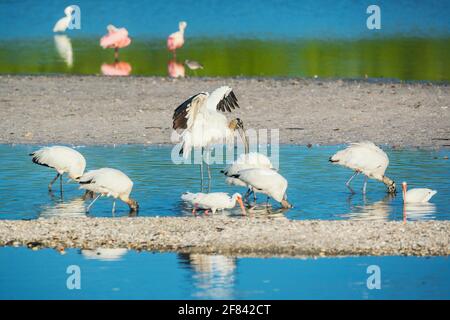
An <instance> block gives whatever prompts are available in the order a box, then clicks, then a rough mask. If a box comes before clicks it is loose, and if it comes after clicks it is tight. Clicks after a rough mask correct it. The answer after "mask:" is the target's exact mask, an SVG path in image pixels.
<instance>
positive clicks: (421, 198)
mask: <svg viewBox="0 0 450 320" xmlns="http://www.w3.org/2000/svg"><path fill="white" fill-rule="evenodd" d="M407 189H408V185H407V183H406V182H403V183H402V191H403V202H404V203H426V202H428V201H429V200H430V199H431V197H433V196H434V195H435V194H436V193H437V191H436V190H431V189H427V188H414V189H411V190H407Z"/></svg>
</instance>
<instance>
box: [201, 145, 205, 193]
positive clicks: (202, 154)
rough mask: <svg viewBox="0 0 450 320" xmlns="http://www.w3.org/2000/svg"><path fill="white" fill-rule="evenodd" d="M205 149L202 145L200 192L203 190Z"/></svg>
mask: <svg viewBox="0 0 450 320" xmlns="http://www.w3.org/2000/svg"><path fill="white" fill-rule="evenodd" d="M204 151H205V149H204V148H203V147H202V156H201V159H200V192H203V152H204Z"/></svg>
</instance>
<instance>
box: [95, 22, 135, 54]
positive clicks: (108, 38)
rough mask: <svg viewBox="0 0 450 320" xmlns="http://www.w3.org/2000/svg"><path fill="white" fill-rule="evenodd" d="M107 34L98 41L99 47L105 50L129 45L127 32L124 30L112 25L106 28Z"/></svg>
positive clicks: (129, 40)
mask: <svg viewBox="0 0 450 320" xmlns="http://www.w3.org/2000/svg"><path fill="white" fill-rule="evenodd" d="M107 29H108V34H107V35H105V36H103V37H102V38H101V39H100V45H101V46H102V47H103V48H104V49H106V48H115V49H116V48H117V49H119V48H124V47H126V46H128V45H129V44H130V43H131V39H130V38H129V37H128V30H127V29H125V28H116V27H114V26H113V25H109V26H108V27H107Z"/></svg>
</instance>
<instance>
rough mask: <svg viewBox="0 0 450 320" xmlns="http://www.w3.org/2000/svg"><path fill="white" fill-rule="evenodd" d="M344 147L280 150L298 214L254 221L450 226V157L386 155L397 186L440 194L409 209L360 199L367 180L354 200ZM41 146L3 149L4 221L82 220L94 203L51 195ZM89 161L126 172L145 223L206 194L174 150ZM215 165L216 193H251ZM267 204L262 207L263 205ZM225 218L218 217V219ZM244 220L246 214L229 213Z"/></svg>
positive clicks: (123, 210)
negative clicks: (188, 196) (336, 160)
mask: <svg viewBox="0 0 450 320" xmlns="http://www.w3.org/2000/svg"><path fill="white" fill-rule="evenodd" d="M342 147H343V146H314V147H312V148H307V147H305V146H294V145H281V146H280V159H279V166H280V169H279V170H280V173H281V174H282V175H283V176H285V177H286V178H287V180H288V181H289V187H288V199H289V201H290V202H291V203H292V204H293V205H294V208H292V209H290V210H287V211H282V210H280V208H279V205H278V204H277V203H276V202H272V203H271V204H272V208H271V209H270V210H266V209H262V210H257V211H254V212H253V213H254V216H255V217H261V218H270V217H273V218H277V217H283V216H285V217H287V218H289V219H326V220H330V219H331V220H340V219H352V220H361V219H367V220H401V219H402V218H403V213H404V210H406V214H407V217H408V219H409V220H430V219H432V220H433V219H434V220H448V219H449V218H450V210H449V206H450V202H449V199H450V185H449V183H448V177H449V176H450V160H448V157H449V156H450V150H449V149H442V150H438V151H431V150H416V149H389V148H387V149H385V150H386V152H387V153H388V155H389V157H390V165H389V167H388V170H387V172H386V174H387V175H388V176H389V177H391V178H392V179H394V180H395V181H396V182H397V185H398V186H399V187H401V186H400V184H401V182H402V181H404V180H405V181H407V182H408V184H409V187H410V188H413V187H428V188H431V189H436V190H437V191H438V193H437V194H436V195H435V196H434V197H433V198H432V200H431V201H430V204H428V205H423V206H407V207H406V208H404V207H403V204H402V197H401V193H399V194H398V195H397V196H396V197H389V196H387V194H386V192H385V186H384V185H383V184H382V183H379V182H377V181H373V180H369V183H368V187H367V195H366V196H363V195H362V194H361V188H362V184H363V178H362V177H357V178H355V179H354V182H353V187H354V189H355V190H356V192H357V193H356V194H354V195H351V194H350V192H349V191H348V189H347V188H346V187H345V182H346V181H347V179H348V178H349V177H350V176H351V174H352V172H351V171H350V170H348V169H346V168H343V167H340V166H336V165H333V164H331V163H330V162H329V161H328V158H329V157H330V156H331V155H332V154H334V153H335V152H336V151H337V150H339V149H340V148H342ZM37 148H39V146H32V145H15V146H11V145H0V168H2V169H1V170H0V181H2V183H1V184H0V195H1V197H2V201H0V219H35V218H39V217H51V216H59V215H60V216H84V215H86V213H85V208H86V205H87V204H88V202H84V201H83V200H82V199H81V198H80V197H81V195H82V194H83V192H82V191H81V190H78V186H77V185H76V184H75V183H67V182H66V180H67V177H65V178H64V182H65V183H64V190H65V191H64V195H63V199H61V196H60V194H59V192H58V190H59V186H58V183H56V184H55V185H54V193H52V194H49V193H48V191H47V184H48V183H49V182H50V180H51V179H52V178H53V177H54V176H55V173H54V171H53V170H51V169H49V168H47V167H42V166H37V165H35V164H33V163H32V162H31V159H30V157H29V156H28V154H29V153H30V152H32V151H33V150H36V149H37ZM76 148H77V150H79V151H80V152H81V153H82V154H83V155H84V156H85V158H86V160H87V169H96V168H100V167H113V168H118V169H120V170H122V171H124V172H125V173H126V174H127V175H128V176H129V177H130V178H131V179H132V180H133V181H134V188H133V192H132V196H133V197H134V198H135V199H137V201H138V202H139V204H140V211H139V215H140V216H184V215H186V216H190V215H191V211H190V208H188V207H186V206H185V204H184V203H183V202H182V201H181V200H180V196H181V194H182V193H183V192H186V191H190V192H198V191H199V189H200V178H199V166H198V165H193V164H192V165H188V164H182V165H176V164H173V163H172V161H171V156H170V155H171V150H172V147H171V146H143V145H121V146H116V147H112V146H108V147H106V146H79V147H76ZM223 167H224V165H218V164H217V165H213V166H212V174H213V185H212V191H226V192H229V193H230V194H231V193H234V192H241V193H242V194H243V193H245V190H244V189H241V188H238V187H231V186H228V185H226V184H225V181H224V178H223V176H222V174H221V173H220V170H221V169H222V168H223ZM265 200H266V199H265V197H264V196H259V199H258V201H259V202H260V204H261V203H264V202H265ZM111 208H112V201H111V199H107V198H102V199H100V200H98V201H97V202H96V203H95V204H94V206H93V207H92V209H91V211H90V215H92V216H104V217H110V216H111ZM219 214H220V213H219ZM223 214H226V215H234V216H238V215H239V214H240V210H239V209H238V208H236V209H235V210H232V211H229V212H225V213H223ZM126 215H128V206H127V205H125V204H123V203H121V202H120V201H119V202H118V203H117V211H116V216H126Z"/></svg>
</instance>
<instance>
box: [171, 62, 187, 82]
mask: <svg viewBox="0 0 450 320" xmlns="http://www.w3.org/2000/svg"><path fill="white" fill-rule="evenodd" d="M167 71H168V73H169V76H170V77H172V78H184V76H185V69H184V65H183V64H182V63H179V62H177V61H175V60H170V61H169V64H168V65H167Z"/></svg>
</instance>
